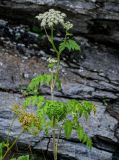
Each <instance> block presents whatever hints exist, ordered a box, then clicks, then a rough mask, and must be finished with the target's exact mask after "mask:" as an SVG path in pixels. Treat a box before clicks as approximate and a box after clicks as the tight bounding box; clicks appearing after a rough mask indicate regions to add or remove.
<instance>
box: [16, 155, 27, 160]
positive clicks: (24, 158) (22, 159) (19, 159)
mask: <svg viewBox="0 0 119 160" xmlns="http://www.w3.org/2000/svg"><path fill="white" fill-rule="evenodd" d="M17 160H29V155H26V156H20V157H18V159H17Z"/></svg>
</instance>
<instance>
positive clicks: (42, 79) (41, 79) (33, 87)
mask: <svg viewBox="0 0 119 160" xmlns="http://www.w3.org/2000/svg"><path fill="white" fill-rule="evenodd" d="M51 80H52V76H51V75H49V74H43V75H39V76H37V77H35V78H33V79H32V80H31V82H30V84H29V85H28V88H27V91H28V93H32V94H37V93H38V89H39V87H40V86H42V85H48V86H49V85H50V83H51Z"/></svg>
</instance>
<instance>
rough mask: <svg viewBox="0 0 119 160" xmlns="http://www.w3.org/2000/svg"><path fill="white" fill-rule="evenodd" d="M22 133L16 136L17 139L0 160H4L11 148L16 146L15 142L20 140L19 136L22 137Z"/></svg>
mask: <svg viewBox="0 0 119 160" xmlns="http://www.w3.org/2000/svg"><path fill="white" fill-rule="evenodd" d="M22 133H23V131H22V132H21V133H20V134H19V135H18V136H17V138H16V139H15V140H14V141H13V143H12V145H11V146H10V147H9V148H8V149H7V151H6V152H5V154H4V155H3V157H2V160H4V159H5V157H6V156H7V154H8V153H9V151H10V150H11V149H12V148H13V146H14V145H15V144H16V142H17V140H18V139H19V138H20V136H21V135H22Z"/></svg>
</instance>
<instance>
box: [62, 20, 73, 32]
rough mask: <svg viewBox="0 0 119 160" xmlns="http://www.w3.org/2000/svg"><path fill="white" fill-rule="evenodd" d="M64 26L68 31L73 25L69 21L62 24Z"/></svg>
mask: <svg viewBox="0 0 119 160" xmlns="http://www.w3.org/2000/svg"><path fill="white" fill-rule="evenodd" d="M63 26H64V28H65V29H66V30H67V31H68V30H70V29H71V28H72V27H73V24H72V23H71V22H69V21H67V22H66V23H64V24H63Z"/></svg>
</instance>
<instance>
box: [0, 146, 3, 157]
mask: <svg viewBox="0 0 119 160" xmlns="http://www.w3.org/2000/svg"><path fill="white" fill-rule="evenodd" d="M2 149H3V143H0V160H2Z"/></svg>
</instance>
